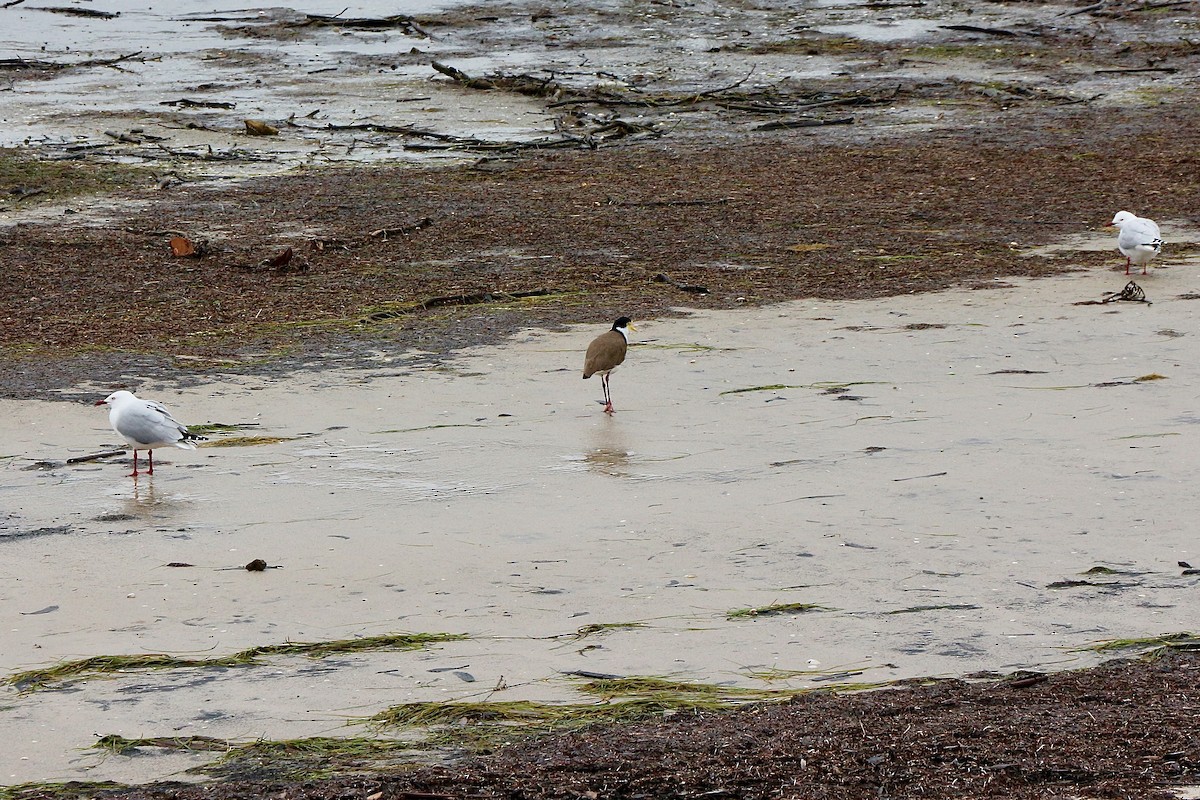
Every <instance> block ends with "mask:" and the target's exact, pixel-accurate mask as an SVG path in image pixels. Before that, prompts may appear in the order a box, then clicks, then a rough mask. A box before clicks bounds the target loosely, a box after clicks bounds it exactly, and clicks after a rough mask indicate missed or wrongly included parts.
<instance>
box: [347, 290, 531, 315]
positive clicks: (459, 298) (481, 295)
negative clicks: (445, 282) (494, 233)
mask: <svg viewBox="0 0 1200 800" xmlns="http://www.w3.org/2000/svg"><path fill="white" fill-rule="evenodd" d="M548 294H550V290H549V289H529V290H527V291H521V292H475V293H473V294H449V295H443V296H441V297H430V298H428V299H427V300H422V301H421V302H419V303H413V304H412V305H410V306H408V307H406V308H402V309H395V310H390V311H376V312H375V313H374V314H368V315H367V316H365V317H363V318H362V321H363V322H382V321H384V320H389V319H395V318H397V317H403V316H406V315H408V314H413V313H415V312H417V311H428V310H429V309H431V308H444V307H446V306H469V305H475V304H477V303H496V302H503V301H505V300H517V299H520V298H522V297H545V296H546V295H548Z"/></svg>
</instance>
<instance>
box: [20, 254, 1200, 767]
mask: <svg viewBox="0 0 1200 800" xmlns="http://www.w3.org/2000/svg"><path fill="white" fill-rule="evenodd" d="M1191 275H1192V273H1191V271H1190V269H1189V268H1187V267H1186V266H1184V265H1180V264H1172V266H1170V267H1167V268H1163V269H1158V270H1156V271H1155V272H1154V274H1153V275H1151V276H1148V277H1147V278H1145V279H1140V283H1141V284H1142V286H1143V287H1144V288H1145V290H1146V292H1147V294H1148V295H1149V296H1150V298H1151V299H1152V300H1154V301H1155V302H1154V303H1153V305H1149V306H1147V305H1144V304H1133V303H1118V304H1112V305H1105V306H1075V305H1071V303H1072V302H1074V301H1078V300H1087V299H1096V298H1099V297H1100V296H1102V295H1103V294H1105V293H1108V292H1113V291H1117V290H1119V289H1120V288H1121V286H1122V285H1123V284H1124V281H1125V277H1124V275H1121V274H1119V273H1117V272H1093V273H1089V274H1080V275H1075V276H1069V277H1064V278H1059V279H1054V280H1043V281H1039V282H1021V283H1018V284H1016V285H1015V286H1012V287H1009V288H996V289H992V290H986V291H970V292H968V291H957V292H947V293H943V294H937V295H922V296H914V297H907V298H893V299H888V300H881V301H864V302H798V303H793V304H789V305H784V306H777V307H773V308H769V309H745V310H741V311H733V312H705V313H697V314H694V315H692V316H689V317H687V318H684V319H677V320H664V321H654V322H647V323H645V324H643V325H640V326H639V334H638V335H637V342H638V344H637V346H635V347H633V348H632V349H631V351H630V355H629V358H628V361H627V363H626V364H625V365H624V366H622V367H621V369H619V370H617V371H616V372H615V373H614V376H613V379H612V387H613V394H614V401H615V403H616V407H617V413H616V414H615V415H614V416H613V417H612V418H608V417H606V416H605V415H604V414H603V413H602V412H601V408H600V406H599V405H598V404H597V403H596V400H597V398H598V397H599V394H600V387H599V384H598V382H597V381H595V380H592V381H588V382H583V381H581V380H580V379H579V373H578V368H579V366H580V364H579V362H580V361H581V353H582V351H583V349H584V348H585V347H586V344H587V342H588V340H589V339H590V338H591V337H592V336H594V335H595V334H596V333H598V332H599V330H598V329H597V328H595V327H589V328H587V329H577V330H573V331H570V332H568V333H544V332H529V333H527V334H525V335H523V336H521V337H519V339H518V340H516V341H514V342H512V343H510V344H508V345H505V346H502V347H489V348H482V349H479V350H475V351H471V352H469V353H466V354H464V355H463V356H462V357H461V358H459V359H457V360H456V361H455V362H454V363H453V365H452V368H449V369H440V370H432V369H426V368H418V367H415V366H408V365H406V360H405V358H404V357H403V356H398V357H397V358H396V359H395V361H394V362H393V363H392V364H390V365H388V366H387V367H386V368H381V369H379V370H376V371H374V372H336V373H326V374H321V375H316V376H314V375H306V376H297V377H294V378H290V379H271V380H259V379H252V378H238V379H230V380H228V381H221V382H214V383H212V384H210V385H207V386H203V387H197V388H192V389H186V390H178V389H174V388H172V387H169V386H153V385H143V386H136V387H134V388H136V389H137V390H138V391H139V392H140V393H141V394H142V395H143V396H148V397H154V398H157V399H159V400H162V401H164V402H165V403H167V404H168V406H170V407H171V408H172V409H173V410H174V411H175V412H176V414H177V416H179V417H180V418H181V419H183V420H184V421H185V422H189V423H203V422H207V421H213V422H223V423H256V424H257V427H255V428H253V429H250V430H247V431H242V432H241V433H243V434H248V435H270V436H285V437H294V438H292V439H291V440H290V441H286V442H281V443H278V444H271V445H261V446H253V447H229V448H207V447H206V448H202V449H199V450H197V451H193V452H186V451H177V452H174V451H173V452H171V453H165V452H162V451H160V460H159V467H158V469H157V470H156V474H155V475H154V476H153V477H152V478H151V477H145V476H143V477H139V479H138V480H136V481H134V480H133V479H131V478H128V477H126V476H125V473H127V472H128V464H127V463H124V464H121V463H113V462H108V463H105V462H93V463H85V464H80V465H76V466H66V465H63V464H62V463H61V462H62V461H63V460H64V459H65V458H67V457H70V456H76V455H81V454H86V453H92V452H99V451H101V450H103V449H105V448H107V447H109V446H111V445H113V444H116V442H115V437H114V435H113V434H112V433H111V432H110V431H108V429H107V424H106V423H107V421H106V418H105V415H104V413H103V411H102V410H101V409H96V408H92V407H90V406H84V405H79V404H73V403H65V402H63V403H48V402H20V401H0V441H3V442H4V443H5V444H4V452H3V453H0V455H3V456H6V457H5V458H4V459H3V461H0V464H2V467H0V468H2V469H3V477H4V480H3V482H2V486H0V507H2V508H3V509H4V511H5V515H6V516H4V517H0V520H2V522H0V551H2V555H3V559H2V560H0V563H3V565H4V566H3V568H2V569H0V611H2V612H3V615H4V618H5V619H6V620H7V621H8V625H7V629H6V631H5V637H4V640H5V646H4V648H3V653H2V655H0V667H3V669H4V671H5V672H6V673H12V672H14V671H16V670H20V669H25V668H29V667H33V666H40V665H46V664H50V663H53V662H56V661H58V660H61V659H71V658H80V657H85V656H89V655H98V654H112V653H157V652H166V653H171V654H176V655H184V656H194V657H203V656H210V655H224V654H228V653H232V652H235V651H238V650H241V649H243V648H247V647H251V646H255V645H264V644H276V643H282V642H286V641H321V640H333V639H343V638H350V637H356V636H366V635H372V634H380V633H387V632H397V631H416V632H434V631H445V632H452V633H467V634H470V635H471V638H470V639H469V640H467V641H463V642H456V643H449V644H444V645H440V646H437V647H434V648H431V649H429V650H424V651H412V652H378V653H365V654H352V655H346V656H339V657H332V658H326V659H322V660H310V659H306V658H283V659H274V660H272V661H271V662H270V665H269V666H261V667H248V668H242V669H221V670H217V669H210V670H175V671H167V672H158V673H152V672H143V673H131V674H130V675H128V676H126V677H121V678H119V679H112V680H110V679H97V680H92V681H87V682H82V683H78V684H75V685H73V686H72V687H71V689H70V691H42V692H38V693H34V694H30V695H17V694H16V693H15V692H14V691H13V690H12V689H11V688H10V689H5V690H4V691H5V696H4V698H3V699H2V700H0V708H2V709H3V710H2V711H0V731H3V736H4V739H5V741H7V742H9V743H10V745H9V746H8V747H7V748H5V751H4V752H3V753H2V754H0V779H3V780H4V782H7V783H20V782H24V781H32V780H43V779H65V778H75V779H100V778H114V779H118V780H126V781H136V780H147V779H151V778H155V777H162V776H164V775H167V774H171V773H172V772H174V771H175V770H178V769H180V768H182V767H183V766H186V765H188V764H189V763H196V762H197V761H202V760H203V756H202V755H200V756H191V757H188V756H180V755H174V754H172V755H161V756H157V755H156V756H141V757H139V758H136V759H133V758H126V757H119V756H108V757H101V756H99V755H97V754H94V753H90V752H87V751H84V750H81V749H80V748H86V747H87V746H88V745H90V744H92V743H93V742H94V741H95V737H97V736H100V735H103V734H109V733H116V734H121V735H124V736H127V737H140V736H173V735H208V736H217V737H223V738H230V739H238V740H246V739H253V738H257V737H265V738H270V739H278V738H292V737H298V736H307V735H316V734H323V735H331V734H332V735H337V734H339V733H341V734H353V733H356V732H358V733H361V732H362V731H361V728H359V727H356V726H351V727H347V726H346V723H347V721H349V720H352V719H355V718H360V717H364V716H368V715H370V714H372V713H375V712H377V711H380V710H382V709H384V708H386V707H387V706H390V705H393V704H396V703H400V702H404V701H407V700H418V699H433V700H450V699H460V698H473V699H483V698H489V699H494V700H512V699H523V698H532V699H543V700H570V699H576V698H577V696H576V695H575V694H574V692H573V691H572V689H571V686H570V684H569V682H567V681H566V680H565V679H564V678H562V677H561V676H560V674H559V673H560V672H562V671H567V670H592V671H599V672H607V673H614V674H620V675H659V676H670V677H672V678H674V679H678V680H687V681H693V680H694V681H706V682H734V683H737V684H741V685H747V686H757V685H763V684H761V683H760V681H759V679H758V678H757V677H755V673H756V672H761V671H763V670H772V669H777V670H796V671H800V672H801V673H803V672H805V671H807V672H809V675H808V676H807V678H806V677H805V676H804V675H801V676H799V677H797V678H794V679H792V680H790V681H786V682H783V683H776V684H773V685H786V686H804V685H816V684H815V683H814V681H816V680H818V679H820V678H821V677H823V676H826V675H828V674H829V673H831V672H839V671H849V672H851V673H855V674H854V675H853V676H852V677H849V678H847V679H848V680H856V681H877V680H878V681H882V680H890V679H895V678H902V677H912V676H925V675H963V674H968V673H971V672H974V671H976V670H998V671H1002V672H1003V671H1010V670H1014V669H1018V668H1026V667H1031V668H1052V669H1054V668H1068V667H1075V666H1082V665H1085V664H1089V663H1094V661H1095V660H1096V658H1097V657H1096V656H1094V655H1092V654H1086V653H1079V652H1076V651H1075V650H1074V648H1077V647H1081V646H1085V645H1087V644H1089V643H1092V642H1096V641H1099V640H1106V639H1111V638H1117V637H1136V636H1146V635H1154V634H1161V633H1166V632H1173V631H1180V630H1185V629H1188V628H1189V627H1193V626H1194V620H1195V619H1196V615H1197V612H1198V611H1200V608H1198V604H1197V601H1196V599H1195V597H1196V594H1195V593H1196V588H1197V585H1198V584H1200V579H1197V578H1196V577H1194V576H1186V577H1185V576H1182V575H1181V574H1180V568H1179V567H1178V566H1177V565H1176V562H1178V561H1190V562H1191V563H1193V564H1196V563H1198V562H1200V552H1197V544H1196V539H1195V536H1194V533H1193V531H1192V520H1194V519H1195V518H1196V516H1197V513H1198V512H1200V508H1198V504H1200V500H1198V499H1197V498H1196V496H1195V493H1194V492H1192V491H1191V488H1190V487H1192V486H1194V485H1195V484H1196V482H1197V481H1198V480H1200V462H1198V461H1197V459H1196V458H1195V456H1194V452H1195V448H1194V447H1193V446H1192V444H1193V443H1194V441H1195V440H1196V438H1197V436H1200V427H1198V426H1197V422H1200V408H1197V405H1196V397H1197V388H1198V387H1200V367H1198V366H1197V365H1196V363H1195V360H1194V359H1193V358H1191V357H1190V351H1191V349H1192V348H1191V345H1190V343H1189V342H1190V338H1191V336H1192V335H1194V331H1195V329H1196V322H1197V315H1198V314H1200V305H1197V304H1196V303H1195V302H1193V301H1188V300H1180V299H1176V298H1177V297H1178V296H1179V295H1181V294H1185V293H1187V292H1190V291H1191V290H1192V288H1193V286H1192V281H1191ZM931 326H933V327H931ZM1150 374H1159V375H1162V376H1164V379H1162V380H1153V381H1143V382H1132V381H1133V379H1135V378H1138V377H1141V376H1146V375H1150ZM842 384H850V385H848V386H846V387H845V391H843V392H840V393H833V392H832V391H831V387H834V386H837V385H842ZM1107 384H1115V385H1107ZM766 385H784V386H787V387H789V388H778V389H770V390H760V391H747V392H736V393H728V394H726V393H725V392H732V391H733V390H739V389H747V388H752V387H761V386H766ZM80 388H83V389H86V388H87V387H76V390H79V389H80ZM95 391H96V393H97V396H99V395H100V394H102V393H103V388H102V387H95ZM214 438H217V437H214ZM253 558H263V559H265V560H266V561H267V562H268V564H270V565H272V566H278V567H279V568H278V569H269V570H267V571H266V572H263V573H250V572H247V571H245V570H244V569H241V568H240V566H241V565H243V564H245V563H246V562H248V561H250V560H251V559H253ZM172 562H175V563H179V562H182V563H187V564H191V565H194V566H190V567H168V566H165V565H167V564H169V563H172ZM1096 566H1106V567H1110V568H1112V569H1114V570H1118V571H1119V574H1115V575H1088V576H1084V575H1083V574H1082V573H1084V572H1085V571H1087V570H1089V569H1091V568H1092V567H1096ZM1083 579H1087V580H1091V581H1093V582H1094V583H1095V584H1097V585H1093V586H1079V587H1075V588H1067V589H1053V588H1048V587H1049V585H1050V584H1052V583H1054V582H1057V581H1063V580H1083ZM792 602H803V603H815V604H818V605H821V606H824V607H826V608H827V610H824V611H813V612H809V613H805V614H801V615H790V616H789V615H781V616H767V617H759V618H751V619H742V620H730V619H728V618H727V617H726V615H727V613H728V612H730V611H732V610H735V609H740V608H750V607H761V606H765V605H769V604H774V603H792ZM929 606H955V607H956V608H941V609H928V610H918V609H921V608H922V607H929ZM895 612H905V613H895ZM631 622H638V623H643V624H644V625H645V627H639V628H629V629H622V630H614V631H610V632H608V633H607V634H605V635H598V636H591V637H588V638H586V639H579V638H576V637H573V636H571V634H572V633H573V632H574V631H576V630H577V629H578V628H580V627H581V626H584V625H592V624H610V623H631ZM447 667H453V668H454V670H449V671H435V670H445V668H447ZM455 671H457V672H461V673H466V674H467V675H468V677H471V678H473V679H474V681H473V682H468V681H467V680H465V679H464V678H463V677H462V676H461V675H456V674H455ZM498 684H502V685H504V686H505V687H507V688H504V689H502V690H500V691H495V688H496V687H497V685H498Z"/></svg>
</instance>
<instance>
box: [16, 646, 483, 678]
mask: <svg viewBox="0 0 1200 800" xmlns="http://www.w3.org/2000/svg"><path fill="white" fill-rule="evenodd" d="M467 638H469V637H468V636H467V635H466V634H460V633H391V634H381V635H377V636H365V637H361V638H356V639H340V640H335V641H328V642H284V643H283V644H271V645H260V646H258V647H251V648H248V649H246V650H241V651H239V652H236V653H232V654H230V655H227V656H213V657H209V658H183V657H180V656H172V655H167V654H163V653H147V654H140V655H107V656H91V657H89V658H82V659H78V660H75V661H63V662H60V663H58V664H55V665H53V666H49V667H43V668H41V669H31V670H24V671H22V672H18V673H15V674H13V675H10V676H8V677H7V678H5V679H4V682H5V683H7V684H9V685H12V686H15V687H16V688H17V689H18V691H21V692H30V691H35V690H37V689H45V688H49V687H51V686H54V685H56V684H61V683H63V682H65V681H69V680H83V679H87V678H93V677H98V676H100V675H113V674H120V673H125V672H129V671H131V670H160V669H190V668H204V667H244V666H257V665H259V664H261V663H262V660H263V659H264V658H266V657H271V656H293V655H302V656H308V657H310V658H321V657H324V656H329V655H334V654H340V653H355V652H361V651H364V650H415V649H418V648H422V647H425V646H427V645H430V644H436V643H439V642H451V641H461V640H464V639H467Z"/></svg>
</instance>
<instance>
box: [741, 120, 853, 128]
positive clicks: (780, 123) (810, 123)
mask: <svg viewBox="0 0 1200 800" xmlns="http://www.w3.org/2000/svg"><path fill="white" fill-rule="evenodd" d="M853 124H854V117H841V118H840V119H816V118H814V117H800V118H799V119H780V120H775V121H774V122H764V123H763V124H762V125H757V126H755V127H754V130H756V131H786V130H792V129H793V128H821V127H824V126H826V125H853Z"/></svg>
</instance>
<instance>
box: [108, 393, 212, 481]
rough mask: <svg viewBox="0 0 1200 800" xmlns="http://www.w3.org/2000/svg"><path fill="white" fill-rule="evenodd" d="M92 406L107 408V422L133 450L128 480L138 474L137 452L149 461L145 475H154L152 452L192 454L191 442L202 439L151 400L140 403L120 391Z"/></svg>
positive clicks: (193, 447)
mask: <svg viewBox="0 0 1200 800" xmlns="http://www.w3.org/2000/svg"><path fill="white" fill-rule="evenodd" d="M96 405H98V406H108V422H109V424H110V425H112V428H113V430H114V431H116V432H117V433H118V434H119V435H120V436H121V438H122V439H124V440H125V441H126V442H128V443H129V446H130V447H132V448H133V472H131V473H129V476H130V477H131V478H136V477H137V474H138V468H137V454H138V450H145V451H146V457H147V458H148V459H149V461H150V468H149V469H147V470H146V474H147V475H153V474H154V448H156V447H178V448H181V449H183V450H195V449H196V445H195V444H193V442H194V441H196V440H198V439H204V438H205V437H203V436H197V435H196V434H194V433H192V432H191V431H189V430H188V429H187V427H186V426H185V425H182V424H181V423H180V422H179V421H178V420H177V419H175V418H174V417H172V416H171V412H170V411H167V409H166V407H165V406H163V404H162V403H156V402H154V401H153V400H143V399H141V398H140V397H138V396H137V395H135V394H134V393H133V392H127V391H125V390H124V389H122V390H121V391H119V392H113V393H112V394H110V395H109V396H108V397H106V398H104V399H103V400H97V401H96Z"/></svg>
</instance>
